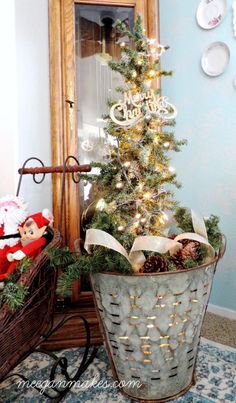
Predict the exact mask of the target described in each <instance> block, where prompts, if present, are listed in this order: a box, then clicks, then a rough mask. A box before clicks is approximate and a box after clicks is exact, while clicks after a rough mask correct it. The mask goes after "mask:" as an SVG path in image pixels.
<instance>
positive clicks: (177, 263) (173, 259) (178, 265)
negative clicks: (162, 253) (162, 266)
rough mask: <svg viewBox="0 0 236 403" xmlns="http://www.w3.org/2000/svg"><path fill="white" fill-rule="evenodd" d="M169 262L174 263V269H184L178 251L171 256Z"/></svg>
mask: <svg viewBox="0 0 236 403" xmlns="http://www.w3.org/2000/svg"><path fill="white" fill-rule="evenodd" d="M170 262H171V263H173V264H174V265H175V267H176V270H184V269H186V267H185V265H184V261H183V259H182V256H181V254H180V252H178V253H176V255H174V256H172V257H171V259H170Z"/></svg>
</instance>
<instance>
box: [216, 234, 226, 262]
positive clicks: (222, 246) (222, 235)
mask: <svg viewBox="0 0 236 403" xmlns="http://www.w3.org/2000/svg"><path fill="white" fill-rule="evenodd" d="M221 241H222V242H221V246H220V250H219V253H218V260H220V259H222V257H223V256H224V254H225V249H226V244H227V239H226V236H225V235H224V234H221Z"/></svg>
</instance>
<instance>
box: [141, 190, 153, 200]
mask: <svg viewBox="0 0 236 403" xmlns="http://www.w3.org/2000/svg"><path fill="white" fill-rule="evenodd" d="M151 196H152V195H151V193H150V192H147V193H144V195H143V198H144V199H146V200H148V199H151Z"/></svg>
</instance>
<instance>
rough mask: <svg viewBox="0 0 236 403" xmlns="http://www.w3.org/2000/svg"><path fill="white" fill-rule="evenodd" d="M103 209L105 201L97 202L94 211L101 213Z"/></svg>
mask: <svg viewBox="0 0 236 403" xmlns="http://www.w3.org/2000/svg"><path fill="white" fill-rule="evenodd" d="M105 207H106V202H105V200H104V199H100V200H98V202H97V204H96V209H97V210H100V211H102V210H104V209H105Z"/></svg>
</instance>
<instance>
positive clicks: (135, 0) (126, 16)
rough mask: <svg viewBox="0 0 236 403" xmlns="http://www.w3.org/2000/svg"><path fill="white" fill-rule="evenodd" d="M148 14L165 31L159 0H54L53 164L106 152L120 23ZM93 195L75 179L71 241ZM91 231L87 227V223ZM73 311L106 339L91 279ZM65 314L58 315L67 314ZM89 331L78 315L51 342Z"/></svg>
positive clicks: (150, 28) (67, 224)
mask: <svg viewBox="0 0 236 403" xmlns="http://www.w3.org/2000/svg"><path fill="white" fill-rule="evenodd" d="M137 13H139V14H140V15H141V16H142V19H143V24H144V29H145V30H146V34H147V36H148V37H149V38H158V36H159V35H158V24H159V13H158V0H120V1H118V0H110V1H107V0H80V1H78V0H49V28H50V76H51V77H50V78H51V133H52V137H51V139H52V164H53V165H61V164H62V163H63V161H64V160H65V158H66V157H67V156H68V155H73V156H75V157H77V158H78V160H79V162H80V163H89V162H91V161H97V160H101V159H103V158H104V153H106V147H105V143H104V133H103V121H102V119H101V116H102V114H103V113H104V112H105V111H106V99H107V98H109V97H112V96H114V95H115V87H116V85H117V84H119V80H120V77H118V76H117V75H116V74H115V73H113V72H111V70H110V69H109V67H108V64H107V61H108V60H109V59H111V58H119V56H120V43H121V42H122V41H126V40H127V38H122V37H121V36H120V34H119V32H117V30H116V24H115V22H116V20H117V19H120V20H122V21H124V22H125V23H126V24H127V25H129V26H131V27H132V25H133V23H134V19H135V15H136V14H137ZM61 185H62V184H61V179H60V178H59V177H58V176H57V177H56V178H54V179H53V211H54V216H55V226H58V225H59V217H60V208H61V203H60V201H61ZM92 200H93V193H92V188H91V187H89V186H88V185H85V184H80V185H79V186H78V185H76V184H75V183H74V182H73V181H72V180H71V178H69V177H68V178H67V181H66V191H65V202H64V207H63V219H62V227H61V228H60V231H61V233H62V236H63V238H64V242H65V244H67V245H69V246H70V247H71V248H72V249H73V248H74V241H75V240H76V239H79V238H80V237H81V236H83V234H81V227H83V225H82V226H81V217H83V219H84V217H86V209H87V208H88V205H89V204H90V203H91V202H92ZM82 224H83V223H82ZM82 231H83V229H82ZM63 311H64V312H65V313H66V314H71V313H75V312H79V313H80V314H83V315H84V316H85V317H86V318H87V319H88V321H89V323H90V326H91V330H92V342H93V343H100V342H101V337H100V333H99V330H98V322H97V318H96V315H95V311H94V308H93V299H92V294H91V291H90V289H89V285H88V283H87V281H86V280H85V279H80V280H78V281H77V282H76V283H75V284H74V285H73V292H72V298H71V303H70V304H69V305H68V306H67V307H65V308H64V309H63ZM60 315H61V314H58V316H60ZM83 342H84V333H83V331H82V329H80V327H79V326H78V323H76V321H71V322H70V324H68V325H67V327H66V328H64V330H63V331H61V332H60V333H58V334H56V335H55V336H54V338H53V339H52V340H51V341H50V342H49V346H50V347H51V346H53V347H54V348H55V347H57V348H61V347H69V346H76V345H78V344H83Z"/></svg>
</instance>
